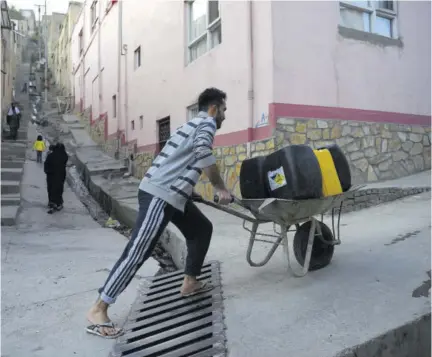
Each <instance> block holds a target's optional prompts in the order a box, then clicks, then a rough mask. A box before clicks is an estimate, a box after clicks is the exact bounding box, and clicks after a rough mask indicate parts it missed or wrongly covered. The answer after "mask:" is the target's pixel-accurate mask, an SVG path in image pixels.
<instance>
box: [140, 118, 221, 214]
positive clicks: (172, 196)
mask: <svg viewBox="0 0 432 357" xmlns="http://www.w3.org/2000/svg"><path fill="white" fill-rule="evenodd" d="M215 134H216V121H215V119H213V118H212V117H209V116H208V114H207V113H206V112H199V113H198V116H197V117H196V118H194V119H192V120H190V121H188V122H187V123H185V124H183V125H182V126H181V127H180V128H178V129H177V130H176V131H175V133H173V134H172V135H171V137H170V138H169V140H168V141H167V143H166V144H165V146H164V148H163V149H162V151H161V152H160V153H159V155H158V156H156V158H155V159H154V161H153V163H152V165H151V166H150V168H149V169H148V171H147V173H146V174H145V175H144V178H143V179H142V181H141V183H140V186H139V188H140V190H143V191H145V192H148V193H150V194H152V195H153V196H155V197H158V198H160V199H162V200H164V201H165V202H167V203H168V204H170V205H171V206H173V207H174V208H176V209H178V210H180V211H182V212H183V211H184V207H185V204H186V201H187V200H188V199H189V197H190V196H191V195H192V191H193V188H194V187H195V185H196V183H197V181H198V179H199V177H200V176H201V173H202V170H203V169H204V168H206V167H209V166H211V165H214V164H215V163H216V158H215V157H214V156H213V149H212V146H213V140H214V137H215Z"/></svg>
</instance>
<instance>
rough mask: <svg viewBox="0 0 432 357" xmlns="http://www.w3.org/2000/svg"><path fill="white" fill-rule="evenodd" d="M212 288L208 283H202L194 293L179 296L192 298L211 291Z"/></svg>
mask: <svg viewBox="0 0 432 357" xmlns="http://www.w3.org/2000/svg"><path fill="white" fill-rule="evenodd" d="M213 289H214V286H213V285H211V284H209V283H202V284H201V286H200V287H199V288H198V289H195V290H194V291H191V292H190V293H187V294H181V296H183V297H189V296H194V295H197V294H200V293H205V292H207V291H210V290H213Z"/></svg>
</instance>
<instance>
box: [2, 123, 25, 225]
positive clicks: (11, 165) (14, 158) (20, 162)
mask: <svg viewBox="0 0 432 357" xmlns="http://www.w3.org/2000/svg"><path fill="white" fill-rule="evenodd" d="M26 137H27V123H24V121H23V122H22V125H21V127H20V130H19V131H18V139H17V140H16V141H14V140H10V139H8V138H4V139H3V140H2V143H1V225H2V226H13V225H15V224H16V219H17V216H18V213H19V208H20V201H21V178H22V175H23V171H24V163H25V159H26V150H27V139H26Z"/></svg>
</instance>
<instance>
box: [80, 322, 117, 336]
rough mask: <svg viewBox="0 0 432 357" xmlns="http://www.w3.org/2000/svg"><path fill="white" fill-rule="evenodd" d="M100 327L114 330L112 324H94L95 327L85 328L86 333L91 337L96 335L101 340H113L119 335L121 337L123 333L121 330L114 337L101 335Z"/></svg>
mask: <svg viewBox="0 0 432 357" xmlns="http://www.w3.org/2000/svg"><path fill="white" fill-rule="evenodd" d="M101 327H109V328H114V329H115V328H116V327H115V325H114V323H113V322H106V323H104V324H95V325H89V326H87V328H86V331H87V333H90V334H92V335H96V336H99V337H102V338H106V339H114V338H117V337H119V336H121V335H123V333H124V331H123V329H120V330H119V331H118V332H117V333H116V334H114V335H103V334H102V333H101V331H100V330H101Z"/></svg>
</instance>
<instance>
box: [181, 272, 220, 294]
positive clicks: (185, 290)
mask: <svg viewBox="0 0 432 357" xmlns="http://www.w3.org/2000/svg"><path fill="white" fill-rule="evenodd" d="M211 289H213V286H211V285H210V284H206V283H202V282H200V281H198V280H197V279H196V277H194V276H189V275H185V277H184V279H183V285H182V287H181V289H180V294H181V295H182V296H190V295H194V294H195V293H198V292H204V291H209V290H211Z"/></svg>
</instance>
